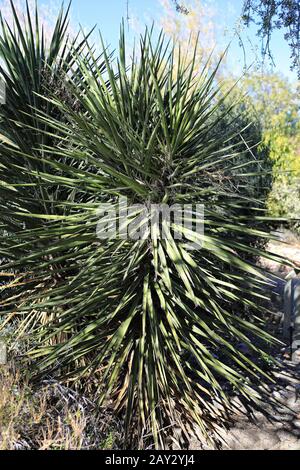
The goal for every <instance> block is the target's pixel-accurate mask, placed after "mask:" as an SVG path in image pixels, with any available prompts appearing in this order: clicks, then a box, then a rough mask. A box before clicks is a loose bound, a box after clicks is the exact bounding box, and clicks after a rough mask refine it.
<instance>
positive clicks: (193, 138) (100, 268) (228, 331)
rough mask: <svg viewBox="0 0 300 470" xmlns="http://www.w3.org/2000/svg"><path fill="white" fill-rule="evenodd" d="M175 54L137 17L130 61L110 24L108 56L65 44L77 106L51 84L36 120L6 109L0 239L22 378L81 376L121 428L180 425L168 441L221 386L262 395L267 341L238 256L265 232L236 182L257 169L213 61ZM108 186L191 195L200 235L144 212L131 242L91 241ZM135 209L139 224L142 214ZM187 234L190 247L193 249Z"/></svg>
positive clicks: (201, 420)
mask: <svg viewBox="0 0 300 470" xmlns="http://www.w3.org/2000/svg"><path fill="white" fill-rule="evenodd" d="M25 40H28V38H27V39H25ZM2 41H3V40H2ZM16 53H18V54H20V52H19V51H18V52H16ZM174 54H175V46H171V45H170V44H168V43H166V41H165V39H164V36H163V35H160V36H159V38H158V39H157V41H154V40H153V38H152V35H151V32H149V31H148V30H147V31H146V33H145V35H144V36H142V37H141V39H140V44H139V50H138V51H136V52H135V54H134V55H133V58H132V59H131V61H130V63H127V59H126V58H127V52H126V49H125V37H124V33H123V32H121V37H120V50H119V57H118V58H117V60H114V58H113V56H112V55H111V54H109V53H108V52H107V51H106V49H105V48H102V59H101V60H103V61H104V65H103V63H102V62H101V63H99V61H98V60H97V59H96V58H94V55H93V52H92V51H91V50H90V51H89V54H88V56H84V55H82V54H81V53H80V52H79V51H75V52H74V54H73V57H74V58H75V59H76V70H78V74H79V75H78V74H76V76H75V78H74V77H73V78H72V76H70V73H69V74H66V76H65V84H66V85H65V86H66V87H67V89H68V92H69V94H70V96H72V100H74V101H73V102H76V103H77V104H78V106H77V107H76V109H74V106H73V104H71V105H70V103H69V102H68V100H65V99H64V98H61V97H55V96H53V97H52V98H51V99H49V96H48V97H46V98H45V99H44V103H46V104H47V106H45V107H40V108H39V109H36V108H34V113H36V114H35V119H36V121H37V126H36V127H34V130H33V129H31V127H32V126H28V124H27V122H26V123H25V122H23V121H22V119H20V118H18V119H17V121H18V128H20V134H19V133H17V139H18V140H17V141H16V142H14V139H13V136H12V135H10V137H9V140H10V141H11V142H12V144H11V145H10V144H7V143H4V142H3V143H2V145H1V155H2V157H1V165H2V168H3V167H4V168H7V169H8V171H6V170H5V171H2V172H1V177H2V179H3V188H4V189H3V191H2V196H3V197H4V196H8V197H6V199H5V200H3V198H2V200H3V205H4V211H3V215H1V217H2V226H3V227H4V228H5V230H6V232H7V234H8V236H7V237H6V238H5V237H4V240H5V244H4V247H3V248H2V249H1V251H0V253H2V255H3V256H6V257H8V258H10V259H11V260H13V261H11V262H9V263H6V265H5V266H4V267H3V270H4V271H5V272H6V273H8V272H9V270H13V271H14V272H15V273H16V274H15V278H14V276H12V281H11V282H10V283H9V284H8V285H7V286H5V288H4V289H2V290H3V302H2V317H4V318H7V319H11V318H15V317H16V316H18V317H19V318H20V319H21V322H20V326H19V329H20V331H22V332H23V331H27V334H30V338H31V340H32V344H33V346H32V348H31V351H30V357H31V359H32V361H33V370H32V373H33V375H34V376H36V377H40V376H43V374H52V375H54V376H55V377H57V378H59V379H61V380H65V381H68V380H69V381H72V382H73V381H75V382H77V383H78V382H80V380H81V381H82V380H87V381H88V382H89V383H91V382H92V383H93V384H94V386H95V387H96V393H97V395H98V398H99V403H100V404H103V403H104V404H105V403H106V400H108V399H109V400H110V402H111V403H112V404H113V406H114V409H115V411H116V412H117V413H124V414H125V421H126V436H127V440H128V442H131V444H132V442H133V441H135V443H137V442H140V441H139V439H141V438H144V439H143V445H149V444H151V443H152V442H154V444H155V446H156V447H157V448H158V447H165V446H166V445H167V444H166V443H167V438H168V437H169V436H171V437H172V438H174V435H175V434H174V433H175V427H176V426H177V425H179V426H180V427H181V429H182V433H183V434H182V437H181V438H180V439H181V441H180V442H181V444H182V441H184V440H185V439H186V438H187V436H189V435H190V434H191V433H193V432H198V434H199V435H201V436H205V437H206V438H208V437H209V435H210V432H211V431H214V430H216V428H217V427H218V426H219V425H222V424H224V423H226V422H227V421H228V412H229V410H231V408H230V401H229V397H230V393H231V391H232V390H234V391H235V392H237V393H240V394H241V395H242V396H243V397H244V399H245V400H248V401H249V402H251V401H252V402H253V401H257V400H259V399H260V397H261V394H262V392H261V390H262V386H263V384H264V382H265V381H268V380H269V379H270V377H269V375H268V374H267V373H266V372H265V370H264V368H265V366H264V364H266V363H267V362H268V360H269V359H270V358H269V356H268V354H267V353H266V347H265V346H266V344H267V343H269V342H271V341H272V338H271V337H270V336H269V335H268V334H267V333H266V332H265V331H264V330H263V329H262V328H261V319H260V317H261V313H262V312H261V308H260V307H259V306H258V303H257V300H258V299H260V298H261V297H263V296H264V283H265V277H264V274H263V273H262V272H261V271H260V270H259V269H258V268H256V267H255V266H254V264H253V263H252V262H251V261H249V259H250V258H252V257H253V256H258V255H261V254H264V253H262V252H261V251H260V250H258V249H257V248H256V247H255V246H254V243H249V240H252V241H255V240H257V238H258V237H259V238H261V239H265V238H268V236H269V235H268V233H267V232H264V231H263V230H261V229H259V228H258V227H259V226H260V225H261V224H262V223H265V222H266V220H265V216H264V203H263V201H262V203H260V202H259V201H258V197H257V196H255V197H253V195H251V191H250V189H249V188H250V186H251V178H252V176H254V177H255V176H256V175H257V171H255V172H254V174H253V175H252V176H251V174H248V172H247V171H246V170H245V167H247V165H251V164H255V165H256V163H255V162H256V160H253V155H252V153H251V152H249V150H247V151H245V142H244V141H242V142H241V140H240V135H241V132H242V129H232V133H230V132H228V125H227V124H228V120H227V116H228V108H227V107H226V106H225V107H224V104H225V101H226V100H228V99H229V95H228V93H227V92H224V90H223V91H222V92H221V91H220V89H219V87H218V86H217V84H216V81H215V75H216V70H215V71H213V72H212V73H211V72H209V71H208V70H206V68H204V69H203V70H202V72H201V73H199V74H195V73H194V63H193V61H192V62H191V63H188V62H187V61H185V60H184V57H182V58H181V60H180V61H179V64H178V67H177V68H176V69H175V70H174V66H173V64H174V60H173V58H174ZM195 55H196V54H195ZM176 57H177V55H176ZM54 63H55V64H56V63H57V61H55V62H54ZM53 67H54V68H55V67H56V65H53ZM78 76H80V77H81V81H80V86H78V80H77V77H78ZM11 106H12V108H13V109H14V104H13V103H12V104H11ZM48 106H49V107H50V109H52V106H53V107H54V109H56V110H59V112H58V114H57V115H56V114H55V115H54V116H53V115H52V113H49V108H48ZM232 106H234V103H232ZM43 126H44V127H43ZM30 129H31V130H30ZM22 132H23V133H29V132H32V135H37V136H38V139H39V140H38V142H37V144H36V146H37V150H35V148H33V147H32V146H29V147H28V148H26V149H24V148H23V147H22V146H21V144H20V143H19V141H20V135H21V133H22ZM53 136H54V140H53ZM246 156H247V158H249V160H248V161H246V162H245V158H246ZM241 181H243V184H241V183H240V182H241ZM120 197H123V198H124V197H127V198H128V205H132V204H137V203H139V204H141V205H142V207H149V205H150V204H152V203H156V204H159V203H167V204H169V205H172V204H190V205H192V207H191V209H190V210H191V216H192V217H193V220H194V221H197V222H200V223H201V221H202V219H201V217H200V214H199V212H198V211H197V210H196V209H195V207H196V204H204V205H205V233H204V234H203V235H202V234H201V233H198V232H197V233H196V232H194V231H192V230H190V229H188V228H186V227H184V228H180V227H178V225H176V222H175V221H174V220H172V223H171V227H170V228H169V227H168V225H166V224H163V228H164V230H165V232H166V234H167V237H166V238H165V239H163V238H161V237H160V236H159V234H160V231H161V224H159V223H155V224H154V225H153V227H152V231H151V236H150V234H149V236H148V237H147V238H145V239H142V240H140V239H138V240H133V239H122V238H121V239H120V238H113V237H111V238H108V239H103V240H100V239H99V230H98V236H97V233H96V229H97V226H98V228H99V225H98V223H99V205H100V204H102V203H109V204H110V207H111V208H117V207H118V204H119V198H120ZM140 216H141V209H138V210H137V213H136V214H135V215H132V219H133V221H135V222H137V224H138V226H139V225H140V224H146V223H148V222H149V218H148V216H144V217H143V218H142V219H141V218H140ZM16 219H17V221H18V223H15V224H10V223H9V221H10V220H16ZM108 221H109V222H110V223H113V220H112V219H111V220H108ZM253 224H258V225H257V227H255V228H254V227H253ZM179 231H180V233H182V236H183V237H182V239H181V240H180V239H179V240H178V239H177V238H176V237H175V233H176V232H179ZM100 235H101V232H100ZM191 242H197V243H198V244H203V246H202V248H201V249H199V250H194V251H190V250H189V245H190V244H191ZM265 256H267V257H271V258H272V255H271V254H265ZM236 305H237V306H238V308H233V306H236ZM255 338H256V339H255ZM241 343H243V344H244V345H246V346H247V348H248V349H249V352H250V353H249V354H246V353H245V347H243V348H241V347H240V344H241ZM264 345H265V346H264ZM81 383H82V382H81ZM175 425H176V426H175ZM141 445H142V444H140V446H141Z"/></svg>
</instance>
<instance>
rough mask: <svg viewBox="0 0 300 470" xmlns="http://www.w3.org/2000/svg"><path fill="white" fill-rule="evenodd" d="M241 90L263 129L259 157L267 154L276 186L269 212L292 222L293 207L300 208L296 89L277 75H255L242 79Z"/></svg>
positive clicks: (299, 147)
mask: <svg viewBox="0 0 300 470" xmlns="http://www.w3.org/2000/svg"><path fill="white" fill-rule="evenodd" d="M241 87H242V90H243V91H244V92H246V93H247V108H248V110H249V111H250V112H252V114H253V116H254V117H255V119H256V120H257V122H258V123H260V126H261V129H262V131H261V144H260V146H259V149H258V150H259V153H261V152H267V153H268V154H269V159H270V161H271V163H272V167H273V180H274V185H273V189H272V191H271V192H270V194H269V198H268V208H269V212H270V214H271V215H272V216H274V217H278V216H279V215H280V216H281V217H287V218H293V217H295V211H294V210H293V209H292V207H293V206H295V207H296V206H300V201H299V198H298V194H299V193H298V190H297V186H298V181H299V177H300V153H299V151H300V139H299V135H300V134H299V130H300V120H299V94H298V89H297V86H295V85H294V84H290V83H289V82H288V81H286V80H285V79H284V78H282V77H280V76H278V75H276V74H265V75H261V74H252V75H247V76H246V77H245V78H244V79H243V81H242V83H241ZM289 188H290V189H289ZM281 192H282V197H281V196H280V193H281ZM288 193H289V194H288ZM283 195H284V197H283ZM293 198H294V200H293Z"/></svg>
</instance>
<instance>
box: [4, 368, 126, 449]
mask: <svg viewBox="0 0 300 470" xmlns="http://www.w3.org/2000/svg"><path fill="white" fill-rule="evenodd" d="M116 428H117V425H116V423H115V422H113V420H112V418H111V416H109V414H108V413H107V412H105V413H104V411H103V410H99V409H97V407H96V406H95V405H94V404H93V403H92V402H91V401H89V400H88V399H86V398H84V397H82V396H80V395H79V394H77V393H75V392H74V391H72V390H70V389H68V388H67V387H64V386H62V385H60V384H58V383H57V382H54V381H49V382H43V383H42V384H41V385H40V386H39V387H38V388H37V389H33V388H32V387H31V386H30V385H29V384H28V382H27V381H26V380H25V379H24V378H22V377H21V375H20V373H19V372H17V371H14V370H12V369H11V368H7V367H5V368H4V367H2V368H1V367H0V450H23V449H39V450H75V449H76V450H78V449H112V448H116V446H117V440H119V438H120V436H118V434H117V432H116Z"/></svg>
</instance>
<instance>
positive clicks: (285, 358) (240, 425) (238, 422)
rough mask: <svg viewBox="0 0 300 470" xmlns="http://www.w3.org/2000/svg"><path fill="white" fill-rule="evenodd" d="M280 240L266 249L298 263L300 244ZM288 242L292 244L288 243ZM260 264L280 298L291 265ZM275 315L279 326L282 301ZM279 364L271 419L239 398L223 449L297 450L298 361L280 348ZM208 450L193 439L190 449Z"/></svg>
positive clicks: (299, 447)
mask: <svg viewBox="0 0 300 470" xmlns="http://www.w3.org/2000/svg"><path fill="white" fill-rule="evenodd" d="M282 239H283V243H280V242H271V243H270V244H269V246H268V250H269V251H271V252H273V253H276V254H278V255H281V256H283V257H285V258H288V259H290V260H291V261H293V262H296V263H297V264H298V263H299V267H300V243H299V241H298V240H295V239H292V240H291V234H289V233H283V234H282ZM287 243H291V244H290V245H288V244H287ZM260 265H261V266H263V267H264V268H265V269H266V270H267V271H269V272H270V273H271V274H270V289H271V290H272V292H274V294H277V296H278V297H279V298H280V297H281V298H282V294H283V291H284V286H285V284H286V282H287V281H286V276H289V275H292V274H293V273H292V272H291V271H292V268H289V267H286V266H282V265H281V264H279V263H276V262H274V261H270V260H265V259H264V260H261V261H260ZM273 307H274V308H273V309H274V315H277V316H278V325H279V328H280V320H281V318H282V315H283V309H282V302H280V301H279V302H278V300H277V301H276V300H275V303H274V305H273ZM276 358H277V359H278V360H279V362H280V365H279V366H278V368H277V369H276V371H275V375H276V377H277V383H276V385H274V386H273V387H272V388H271V393H272V396H273V399H275V400H276V405H275V407H273V408H272V407H271V406H270V407H269V409H268V406H266V409H265V411H266V412H269V413H270V414H271V415H272V421H270V420H269V419H268V418H267V417H266V416H265V415H264V414H263V413H262V412H258V411H255V410H253V414H252V417H251V418H250V417H249V414H247V413H246V410H245V408H244V406H243V404H242V403H241V402H239V399H238V398H235V400H236V401H237V404H238V407H239V409H240V413H239V414H238V415H237V416H236V418H235V420H234V424H233V426H232V427H231V428H230V429H229V430H228V431H224V432H223V434H222V439H223V444H222V448H223V449H230V450H300V364H299V365H296V364H293V363H292V362H291V361H290V357H289V354H288V353H287V351H286V350H285V349H284V348H283V349H282V350H279V351H278V353H277V357H276ZM205 448H206V449H211V450H213V449H214V448H213V447H209V446H205V445H200V444H199V442H198V441H196V440H194V441H192V442H191V443H190V449H191V450H196V449H205Z"/></svg>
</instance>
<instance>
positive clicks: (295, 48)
mask: <svg viewBox="0 0 300 470" xmlns="http://www.w3.org/2000/svg"><path fill="white" fill-rule="evenodd" d="M172 3H173V5H175V8H176V11H177V12H179V13H183V14H184V15H189V14H190V10H189V8H188V7H187V6H186V2H182V1H180V0H172ZM242 20H243V22H244V24H245V25H246V26H249V25H250V24H251V23H255V24H256V26H257V27H258V36H260V37H261V38H262V39H263V41H265V42H263V45H262V52H263V55H264V56H265V55H269V57H271V58H272V52H271V49H270V41H271V37H272V33H273V31H274V29H282V28H283V29H284V30H285V34H284V38H285V40H286V41H287V42H288V44H289V46H290V49H291V60H292V65H291V69H292V70H296V71H297V72H298V75H299V76H300V53H299V51H300V3H299V0H244V5H243V11H242Z"/></svg>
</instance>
